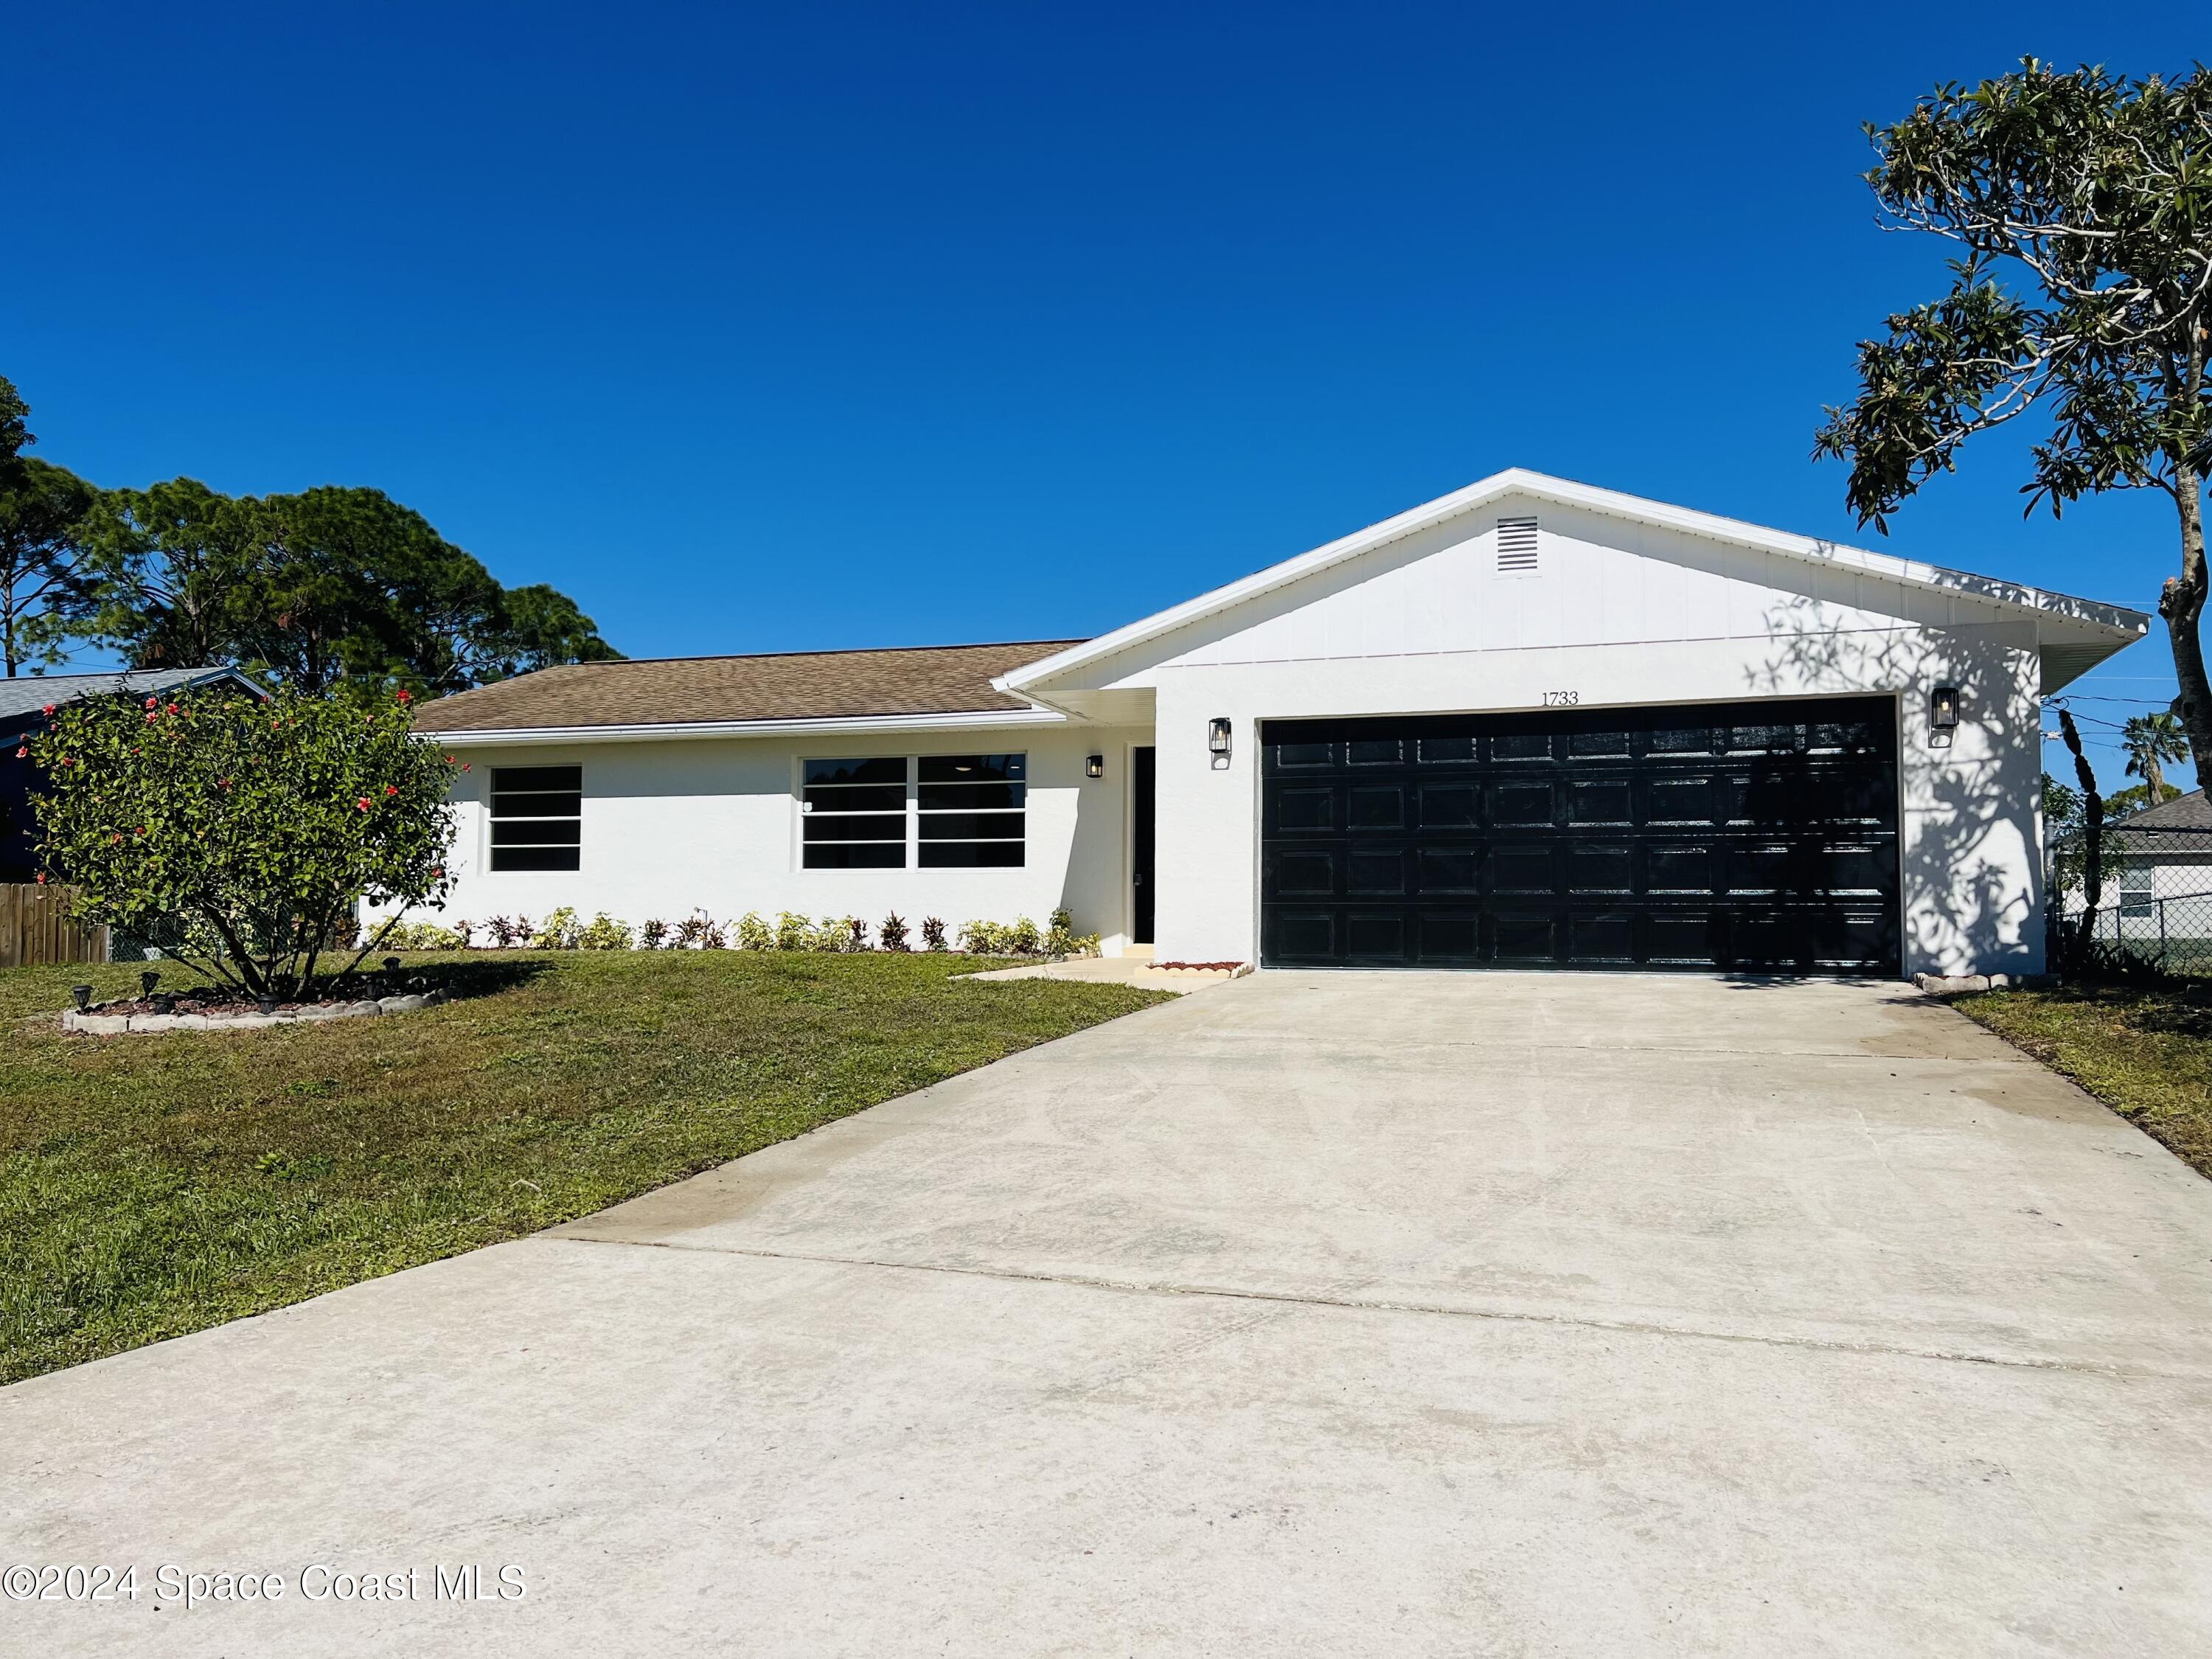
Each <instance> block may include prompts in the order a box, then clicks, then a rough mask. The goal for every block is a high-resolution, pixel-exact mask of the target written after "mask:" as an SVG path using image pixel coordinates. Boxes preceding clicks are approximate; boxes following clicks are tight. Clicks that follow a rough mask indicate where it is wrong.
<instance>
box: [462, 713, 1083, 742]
mask: <svg viewBox="0 0 2212 1659" xmlns="http://www.w3.org/2000/svg"><path fill="white" fill-rule="evenodd" d="M1066 724H1067V716H1066V715H1065V714H1061V713H1060V712H1059V711H1058V710H1057V709H1051V708H979V709H969V710H960V711H956V712H953V713H949V714H854V715H842V716H835V717H825V718H820V719H799V720H684V721H665V722H658V723H656V722H641V723H637V724H633V725H624V726H484V727H475V728H471V729H469V730H466V731H458V732H435V731H433V732H422V733H421V734H420V735H421V736H422V737H423V738H428V739H431V740H434V741H435V742H436V743H438V744H441V746H444V747H447V748H453V749H468V748H477V747H482V746H484V745H487V744H550V743H670V742H684V741H687V740H690V741H696V740H697V739H700V738H778V737H783V738H811V737H867V736H871V735H875V734H882V735H884V736H890V735H894V734H896V733H899V732H956V731H967V730H974V729H978V728H990V727H1006V726H1017V727H1019V726H1065V725H1066Z"/></svg>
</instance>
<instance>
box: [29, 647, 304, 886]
mask: <svg viewBox="0 0 2212 1659" xmlns="http://www.w3.org/2000/svg"><path fill="white" fill-rule="evenodd" d="M224 680H233V681H235V682H236V683H237V684H240V685H241V686H243V687H245V688H246V690H249V691H252V692H253V693H255V694H256V695H257V696H258V695H259V693H260V690H261V688H260V687H259V686H258V685H256V684H254V683H253V682H252V680H250V679H248V678H246V676H245V675H243V674H241V673H240V672H239V671H237V670H236V669H235V668H143V669H137V670H132V671H125V672H112V671H111V672H108V673H105V674H45V675H30V676H27V677H26V678H21V679H12V680H0V882H22V881H32V880H35V879H36V878H37V876H38V872H39V855H38V851H37V847H38V823H37V821H36V819H35V817H33V812H32V810H31V801H32V798H33V796H35V795H36V794H37V793H38V792H39V787H40V775H39V769H38V768H37V766H36V765H35V764H33V762H32V761H31V760H30V759H29V758H28V757H24V756H21V755H20V753H19V751H20V750H22V749H23V748H24V747H25V746H26V745H27V744H28V743H29V741H30V740H31V738H33V737H35V736H37V735H38V733H39V732H40V731H41V730H43V729H44V728H45V726H46V709H47V708H50V707H51V708H59V707H61V705H63V704H64V703H70V702H82V701H83V700H84V699H85V698H87V697H106V696H136V697H149V696H154V695H155V694H156V693H161V694H162V695H167V694H170V693H173V692H177V691H184V690H191V689H192V688H193V687H195V686H201V685H213V684H219V683H221V682H222V681H224Z"/></svg>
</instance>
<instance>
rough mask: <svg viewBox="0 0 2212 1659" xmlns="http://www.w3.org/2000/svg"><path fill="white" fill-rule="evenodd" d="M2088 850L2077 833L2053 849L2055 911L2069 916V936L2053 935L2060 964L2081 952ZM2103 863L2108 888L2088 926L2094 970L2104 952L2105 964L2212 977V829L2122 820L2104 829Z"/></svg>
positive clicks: (2066, 924) (2066, 921) (2066, 928)
mask: <svg viewBox="0 0 2212 1659" xmlns="http://www.w3.org/2000/svg"><path fill="white" fill-rule="evenodd" d="M2084 853H2085V849H2084V848H2083V846H2082V844H2081V839H2080V838H2079V837H2078V836H2069V837H2068V838H2067V839H2066V840H2064V841H2062V842H2059V843H2057V845H2056V846H2055V847H2053V848H2052V849H2051V854H2052V855H2051V873H2052V876H2053V878H2054V879H2055V881H2056V883H2057V889H2058V894H2059V896H2060V902H2057V903H2054V904H2053V905H2052V906H2051V912H2050V914H2051V915H2052V916H2053V918H2054V920H2055V919H2056V918H2057V917H2058V916H2062V915H2063V917H2064V921H2063V922H2061V923H2060V924H2059V926H2060V927H2062V928H2063V936H2062V937H2060V938H2057V939H2053V940H2052V941H2051V943H2052V945H2053V947H2054V949H2053V953H2052V956H2051V960H2052V961H2053V962H2054V963H2057V962H2062V961H2063V962H2073V961H2075V960H2077V959H2078V957H2077V953H2076V951H2074V950H2073V949H2071V948H2069V947H2072V946H2075V945H2078V944H2079V943H2081V929H2082V925H2083V922H2084V920H2085V910H2086V907H2085V905H2084V902H2083V893H2082V883H2083V880H2084V878H2085V866H2086V863H2087V860H2086V858H2085V857H2084ZM2102 862H2103V866H2104V868H2103V876H2104V883H2103V891H2102V894H2101V896H2100V902H2099V904H2098V907H2097V916H2096V921H2095V923H2094V925H2093V927H2091V928H2090V931H2089V940H2090V942H2091V944H2092V946H2093V950H2092V953H2091V960H2092V964H2094V963H2095V960H2096V959H2097V958H2099V957H2102V958H2104V960H2105V964H2106V968H2107V969H2110V968H2112V967H2115V966H2118V967H2128V968H2135V969H2144V970H2148V971H2150V972H2154V973H2162V974H2170V975H2176V976H2181V977H2198V976H2212V831H2207V830H2205V829H2198V828H2195V827H2193V826H2185V825H2175V826H2166V825H2132V824H2130V823H2128V822H2127V821H2126V820H2124V819H2123V820H2122V821H2121V822H2120V823H2118V824H2115V825H2114V826H2112V828H2111V829H2107V830H2106V832H2105V835H2104V846H2103V860H2102ZM2092 971H2093V972H2094V971H2095V969H2094V965H2093V967H2092Z"/></svg>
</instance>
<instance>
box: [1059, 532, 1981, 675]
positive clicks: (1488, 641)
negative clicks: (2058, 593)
mask: <svg viewBox="0 0 2212 1659" xmlns="http://www.w3.org/2000/svg"><path fill="white" fill-rule="evenodd" d="M1523 514H1527V515H1533V516H1534V517H1535V518H1536V519H1537V520H1538V524H1539V526H1540V529H1539V541H1538V545H1539V555H1538V558H1539V562H1538V568H1537V570H1536V571H1535V573H1534V574H1504V573H1501V572H1499V571H1498V568H1497V545H1498V538H1497V521H1498V519H1499V518H1501V517H1507V518H1510V517H1514V516H1517V515H1523ZM2017 614H2018V613H2016V612H2007V611H2002V609H2001V608H2000V607H1998V606H1997V605H1993V604H1990V603H1989V602H1988V601H1985V600H1983V599H1977V598H1975V597H1973V596H1972V595H1971V594H1965V593H1957V592H1942V591H1937V590H1931V589H1928V588H1924V587H1917V586H1911V585H1909V584H1906V583H1904V582H1899V581H1893V580H1887V579H1886V578H1884V577H1881V576H1879V575H1875V574H1870V573H1869V572H1865V571H1861V570H1857V569H1854V568H1850V566H1847V565H1841V564H1838V565H1832V566H1820V565H1812V564H1808V563H1806V562H1803V561H1802V560H1798V559H1791V558H1786V557H1784V556H1781V555H1779V554H1773V553H1765V552H1760V551H1758V550H1753V549H1749V548H1739V547H1731V546H1727V545H1723V544H1717V543H1710V542H1701V541H1699V540H1698V539H1697V538H1694V537H1692V536H1689V535H1686V534H1684V533H1683V532H1679V531H1674V530H1670V529H1666V528H1662V527H1659V526H1643V525H1637V524H1632V523H1630V522H1628V521H1626V520H1619V519H1612V518H1608V517H1606V516H1604V515H1601V514H1598V513H1590V512H1587V511H1583V510H1580V509H1575V508H1569V507H1557V506H1549V507H1547V506H1545V505H1543V504H1541V503H1537V502H1534V501H1525V502H1524V501H1507V502H1505V503H1504V504H1503V505H1502V506H1501V507H1499V509H1498V511H1497V512H1495V513H1485V514H1483V515H1481V516H1480V518H1470V519H1468V520H1455V521H1453V522H1450V523H1448V524H1445V525H1442V526H1436V527H1434V528H1432V529H1431V530H1428V531H1425V532H1421V533H1419V535H1416V536H1412V537H1408V538H1406V539H1405V540H1404V541H1402V542H1399V543H1395V544H1391V545H1389V546H1388V547H1383V548H1378V549H1376V550H1375V551H1373V552H1371V553H1369V554H1366V555H1364V556H1361V557H1359V558H1357V559H1354V560H1352V561H1349V562H1346V563H1345V564H1343V565H1340V566H1337V567H1335V568H1333V569H1330V570H1328V571H1325V572H1322V573H1321V574H1317V575H1316V576H1313V577H1311V578H1310V579H1308V580H1305V581H1303V582H1298V583H1294V584H1292V585H1291V586H1289V587H1286V588H1285V589H1282V590H1280V591H1279V592H1275V593H1273V594H1269V595H1267V596H1266V597H1265V598H1263V599H1261V600H1259V601H1257V602H1255V604H1254V605H1251V606H1249V607H1241V608H1239V610H1237V611H1235V612H1233V613H1231V614H1230V615H1229V616H1226V617H1215V618H1209V619H1207V620H1206V621H1204V622H1200V623H1194V624H1192V625H1191V626H1189V627H1187V628H1185V629H1180V630H1178V631H1177V632H1176V633H1175V634H1172V635H1168V636H1166V637H1165V638H1164V639H1161V640H1158V641H1150V642H1147V643H1146V645H1143V646H1140V647H1135V648H1134V649H1132V650H1131V651H1128V652H1127V653H1123V654H1122V658H1121V659H1120V660H1109V662H1107V663H1105V664H1102V665H1099V667H1098V668H1097V670H1095V671H1093V674H1094V675H1095V677H1096V681H1097V683H1098V684H1103V685H1107V686H1113V687H1122V686H1134V685H1144V684H1157V683H1158V681H1157V678H1156V676H1157V675H1158V673H1159V672H1160V671H1163V670H1164V669H1168V668H1172V667H1196V666H1202V665H1223V664H1230V663H1261V662H1296V661H1304V660H1322V659H1332V658H1372V657H1392V656H1408V655H1425V654H1436V653H1447V652H1467V651H1482V652H1492V651H1530V650H1545V649H1552V648H1558V647H1577V646H1594V645H1625V644H1633V643H1654V642H1660V641H1678V640H1715V639H1757V640H1764V639H1768V638H1771V637H1776V636H1778V635H1788V634H1791V633H1806V634H1814V633H1833V632H1860V631H1868V630H1876V629H1896V628H1899V627H1900V626H1905V627H1912V626H1932V627H1939V628H1953V627H1959V626H1966V625H1976V624H1993V623H2001V622H2005V621H2008V620H2015V619H2016V618H2017Z"/></svg>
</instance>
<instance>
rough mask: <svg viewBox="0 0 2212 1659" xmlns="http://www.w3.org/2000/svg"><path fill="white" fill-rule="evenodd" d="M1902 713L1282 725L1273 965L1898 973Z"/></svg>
mask: <svg viewBox="0 0 2212 1659" xmlns="http://www.w3.org/2000/svg"><path fill="white" fill-rule="evenodd" d="M1896 722H1897V714H1896V704H1895V702H1893V700H1892V699H1890V698H1887V697H1856V698H1837V699H1833V700H1825V701H1820V702H1751V703H1718V704H1706V705H1699V706H1694V707H1683V708H1607V709H1595V708H1593V709H1579V708H1578V709H1557V710H1543V711H1528V712H1524V713H1519V714H1475V715H1431V716H1424V717H1407V718H1394V719H1385V720H1365V719H1364V720H1270V721H1268V722H1267V723H1266V725H1265V726H1263V727H1262V728H1261V832H1260V834H1261V849H1260V850H1261V894H1260V896H1261V921H1260V951H1261V960H1262V961H1264V962H1267V963H1272V964H1276V965H1280V966H1285V967H1297V966H1311V967H1330V966H1335V967H1391V966H1399V967H1498V968H1546V967H1577V968H1581V967H1587V968H1642V969H1705V970H1708V971H1710V970H1712V969H1746V970H1751V971H1760V970H1768V971H1771V970H1782V971H1794V972H1825V973H1875V974H1894V973H1895V972H1897V971H1898V961H1899V956H1898V889H1899V877H1898V842H1897V724H1896Z"/></svg>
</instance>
